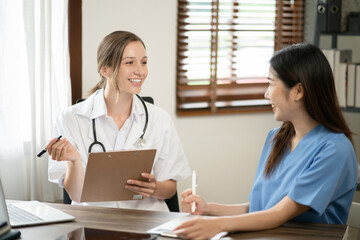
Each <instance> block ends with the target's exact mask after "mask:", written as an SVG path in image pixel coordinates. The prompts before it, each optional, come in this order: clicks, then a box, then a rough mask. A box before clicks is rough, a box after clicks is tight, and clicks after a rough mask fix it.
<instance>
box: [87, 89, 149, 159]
mask: <svg viewBox="0 0 360 240" xmlns="http://www.w3.org/2000/svg"><path fill="white" fill-rule="evenodd" d="M135 95H136V96H137V97H138V98H139V99H140V101H141V102H142V104H143V106H144V110H145V125H144V129H143V133H142V134H141V136H140V137H139V139H138V140H137V141H136V142H135V144H134V145H135V147H137V148H139V147H144V146H145V143H146V141H145V139H144V135H145V132H146V128H147V125H148V120H149V114H148V110H147V107H146V104H145V102H144V100H143V99H142V98H141V97H140V96H139V95H137V94H135ZM92 128H93V134H94V142H93V143H91V144H90V146H89V151H88V153H91V149H92V147H93V146H94V145H96V144H98V145H100V147H101V148H102V150H103V151H104V152H106V149H105V146H104V144H102V143H101V142H99V141H98V140H97V138H96V127H95V118H93V120H92Z"/></svg>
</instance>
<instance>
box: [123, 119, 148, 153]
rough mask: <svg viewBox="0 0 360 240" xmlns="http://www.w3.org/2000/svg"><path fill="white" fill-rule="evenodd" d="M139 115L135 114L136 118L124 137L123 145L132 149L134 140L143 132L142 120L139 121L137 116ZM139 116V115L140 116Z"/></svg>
mask: <svg viewBox="0 0 360 240" xmlns="http://www.w3.org/2000/svg"><path fill="white" fill-rule="evenodd" d="M139 117H140V116H137V119H136V120H135V121H134V122H133V125H132V127H131V130H130V133H129V136H128V137H127V139H126V142H125V147H126V148H130V149H134V148H136V147H135V143H136V141H137V140H138V139H139V138H140V136H141V135H142V134H143V128H144V126H143V124H142V121H140V120H139V119H138V118H139ZM140 118H141V117H140Z"/></svg>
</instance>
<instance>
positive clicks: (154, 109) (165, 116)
mask: <svg viewBox="0 0 360 240" xmlns="http://www.w3.org/2000/svg"><path fill="white" fill-rule="evenodd" d="M146 107H147V108H148V112H149V122H151V123H152V124H154V125H160V126H162V127H167V126H169V127H170V126H173V125H174V123H173V120H172V118H171V116H170V114H169V113H168V112H167V111H165V110H164V109H163V108H161V107H159V106H157V105H154V104H150V103H147V104H146Z"/></svg>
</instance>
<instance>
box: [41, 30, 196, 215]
mask: <svg viewBox="0 0 360 240" xmlns="http://www.w3.org/2000/svg"><path fill="white" fill-rule="evenodd" d="M147 62H148V57H147V55H146V50H145V44H144V43H143V41H142V40H141V39H140V38H139V37H138V36H136V35H135V34H133V33H131V32H126V31H116V32H113V33H111V34H109V35H108V36H106V37H105V38H104V39H103V40H102V42H101V43H100V45H99V48H98V52H97V64H98V72H99V75H100V77H101V80H100V81H99V83H98V84H97V85H96V86H95V87H94V88H93V89H92V90H91V91H90V96H89V97H88V98H87V99H86V100H84V101H83V102H81V103H78V104H75V105H73V106H71V107H69V108H68V109H66V110H65V111H63V113H62V114H60V115H59V116H58V118H57V121H56V124H55V134H56V135H57V136H59V135H62V138H61V139H60V140H59V141H57V138H54V139H52V140H51V141H50V142H49V143H48V144H47V146H46V149H47V150H48V153H49V154H50V158H49V168H48V175H49V180H50V181H52V182H55V183H58V184H59V185H60V186H61V187H65V189H66V191H67V192H68V193H69V196H70V198H71V199H72V203H73V204H78V202H79V201H80V196H81V192H82V186H83V182H84V171H85V168H86V164H87V160H88V152H89V149H90V145H91V144H92V143H93V142H94V141H95V137H94V135H95V134H96V140H97V141H98V142H101V143H102V144H103V145H104V148H105V149H106V151H116V150H124V149H136V148H139V147H140V144H138V141H139V137H140V136H141V135H142V134H143V128H144V125H145V121H146V112H145V108H144V106H143V103H142V102H141V101H140V99H139V98H138V97H137V96H136V95H135V94H138V93H140V90H141V87H142V85H143V83H144V81H145V79H146V77H147V75H148V69H147ZM145 104H146V108H147V111H148V126H147V129H146V133H145V135H144V139H145V140H146V142H142V144H143V147H142V149H150V148H151V149H157V153H156V156H155V160H154V165H153V168H152V172H151V173H142V176H143V177H144V178H146V179H147V181H136V180H132V179H129V180H128V184H127V185H126V186H125V187H126V188H127V189H130V190H132V191H134V192H135V193H137V194H141V195H142V196H143V197H144V199H143V200H133V201H119V202H95V203H82V204H84V205H95V206H105V207H120V208H131V209H146V210H159V211H169V210H168V207H167V205H166V204H165V202H164V199H168V198H170V197H172V196H173V195H174V194H175V192H176V182H177V181H179V180H182V179H184V178H186V177H188V176H189V175H190V174H191V171H190V168H189V165H188V162H187V159H186V156H185V154H184V151H183V148H182V146H181V143H180V140H179V137H178V134H177V132H176V130H175V127H174V124H173V122H172V120H171V118H170V116H169V115H168V114H167V113H166V112H165V111H164V110H162V109H161V108H159V107H157V106H155V105H153V104H148V103H145ZM93 121H94V122H93ZM94 125H95V126H96V127H95V131H96V132H95V133H94V132H93V126H94ZM102 151H104V149H103V148H102V147H101V146H100V144H95V145H94V146H93V147H92V149H91V151H90V152H102ZM119 187H123V186H119Z"/></svg>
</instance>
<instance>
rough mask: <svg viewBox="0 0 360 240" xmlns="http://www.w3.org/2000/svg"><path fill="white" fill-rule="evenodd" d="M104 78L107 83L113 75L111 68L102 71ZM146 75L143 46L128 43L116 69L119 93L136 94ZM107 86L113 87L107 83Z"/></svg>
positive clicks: (136, 42)
mask: <svg viewBox="0 0 360 240" xmlns="http://www.w3.org/2000/svg"><path fill="white" fill-rule="evenodd" d="M103 71H104V72H105V73H104V76H107V77H106V78H107V81H109V80H110V79H111V78H112V77H113V74H114V69H113V68H112V67H106V68H104V70H103ZM147 75H148V69H147V56H146V51H145V48H144V46H143V45H142V43H141V42H139V41H132V42H130V43H129V44H128V45H127V46H126V47H125V49H124V53H123V55H122V59H121V61H120V64H119V67H118V73H117V76H116V79H115V81H116V84H117V88H118V90H119V93H120V94H122V93H128V94H138V93H139V92H140V91H141V86H142V84H143V83H144V81H145V79H146V77H147ZM106 85H107V86H113V84H111V83H108V84H106Z"/></svg>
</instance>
